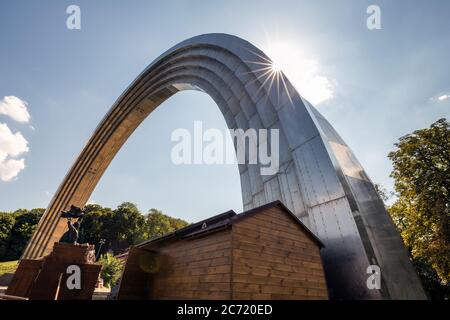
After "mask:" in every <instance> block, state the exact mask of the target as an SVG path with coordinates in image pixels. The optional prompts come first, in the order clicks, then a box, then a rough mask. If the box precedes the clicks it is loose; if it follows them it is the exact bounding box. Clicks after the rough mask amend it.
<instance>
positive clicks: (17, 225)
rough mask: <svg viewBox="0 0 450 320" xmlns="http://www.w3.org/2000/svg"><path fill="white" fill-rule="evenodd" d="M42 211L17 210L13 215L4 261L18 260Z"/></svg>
mask: <svg viewBox="0 0 450 320" xmlns="http://www.w3.org/2000/svg"><path fill="white" fill-rule="evenodd" d="M44 211H45V209H32V210H25V209H19V210H17V211H15V212H14V213H13V215H15V217H16V218H15V221H14V225H13V227H12V229H11V232H10V235H9V238H8V244H7V249H6V250H7V252H6V255H5V258H6V259H8V260H17V259H19V258H20V256H21V255H22V252H23V250H24V249H25V247H26V245H27V243H28V241H29V240H30V238H31V236H32V235H33V232H34V230H35V229H36V226H37V224H38V222H39V219H40V218H41V216H42V214H43V213H44Z"/></svg>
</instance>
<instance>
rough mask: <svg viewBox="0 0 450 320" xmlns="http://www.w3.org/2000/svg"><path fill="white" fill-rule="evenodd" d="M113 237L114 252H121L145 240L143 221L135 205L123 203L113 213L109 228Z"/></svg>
mask: <svg viewBox="0 0 450 320" xmlns="http://www.w3.org/2000/svg"><path fill="white" fill-rule="evenodd" d="M108 229H109V230H110V232H111V233H112V234H111V236H114V240H113V241H112V249H113V250H114V252H118V251H123V250H125V249H127V248H128V247H129V246H130V245H132V244H136V243H139V242H142V241H143V240H144V239H145V235H144V232H145V219H144V216H143V215H142V214H141V212H140V211H139V209H138V208H137V207H136V205H135V204H133V203H131V202H124V203H122V204H120V205H119V206H118V207H117V209H115V210H114V211H113V215H112V221H109V228H108Z"/></svg>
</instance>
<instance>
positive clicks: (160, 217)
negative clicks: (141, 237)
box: [145, 209, 188, 239]
mask: <svg viewBox="0 0 450 320" xmlns="http://www.w3.org/2000/svg"><path fill="white" fill-rule="evenodd" d="M145 220H146V224H145V235H146V238H147V239H152V238H155V237H159V236H162V235H164V234H167V233H170V232H173V231H175V230H177V229H180V228H183V227H185V226H187V225H188V223H187V222H186V221H184V220H181V219H176V218H172V217H170V216H168V215H165V214H163V213H162V212H161V211H160V210H157V209H150V210H149V212H148V214H147V215H146V216H145Z"/></svg>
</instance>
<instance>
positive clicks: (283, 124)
mask: <svg viewBox="0 0 450 320" xmlns="http://www.w3.org/2000/svg"><path fill="white" fill-rule="evenodd" d="M268 64H270V59H269V58H268V57H267V56H266V55H265V54H264V53H263V52H262V51H261V50H259V49H258V48H256V47H255V46H253V45H252V44H250V43H249V42H247V41H245V40H243V39H240V38H238V37H235V36H231V35H226V34H206V35H200V36H196V37H193V38H190V39H187V40H185V41H183V42H181V43H179V44H178V45H176V46H174V47H173V48H171V49H169V50H168V51H166V52H165V53H163V54H162V55H161V56H160V57H158V58H157V59H156V60H155V61H154V62H152V63H151V64H150V65H149V66H148V67H147V68H146V69H145V70H144V71H143V72H142V73H141V74H140V75H139V76H138V77H137V78H136V79H135V80H134V81H133V83H132V84H131V85H130V86H129V87H128V88H127V89H126V90H125V91H124V93H123V94H122V95H121V96H120V97H119V98H118V99H117V101H116V102H115V103H114V105H113V106H112V107H111V109H110V110H109V112H108V113H107V114H106V116H105V117H104V119H103V120H102V121H101V123H100V124H99V125H98V127H97V128H96V129H95V132H94V133H93V135H92V136H91V138H90V139H89V141H88V142H87V144H86V145H85V147H84V149H83V150H82V152H81V153H80V155H79V156H78V158H77V159H76V161H75V163H74V164H73V166H72V168H71V169H70V170H69V172H68V173H67V175H66V176H65V178H64V180H63V181H62V183H61V185H60V186H59V188H58V190H57V192H56V193H55V195H54V197H53V198H52V200H51V202H50V204H49V205H48V207H47V210H46V211H45V213H44V215H43V217H42V219H41V221H40V222H39V224H38V227H37V229H36V231H35V233H34V234H33V236H32V238H31V240H30V242H29V244H28V246H27V248H26V250H25V252H24V254H23V256H22V259H36V258H39V257H42V256H45V255H47V254H48V253H49V252H50V251H51V250H52V247H53V244H54V242H57V241H58V240H59V238H60V236H61V235H62V233H63V232H64V231H65V228H66V224H65V222H64V221H63V220H62V219H60V218H59V213H60V212H61V211H62V210H66V209H68V208H69V207H70V206H71V205H76V206H84V205H85V203H86V202H87V201H88V199H89V197H90V195H91V193H92V192H93V190H94V188H95V186H96V185H97V183H98V181H99V180H100V178H101V176H102V175H103V173H104V172H105V170H106V169H107V168H108V165H109V164H110V162H111V161H112V159H113V158H114V156H115V155H116V153H117V152H118V151H119V150H120V148H121V147H122V145H123V144H124V143H125V142H126V141H127V139H128V137H129V136H130V135H131V134H132V133H133V131H134V130H135V129H136V128H137V127H138V126H139V125H140V123H141V122H142V121H143V120H144V119H145V118H146V117H147V116H148V115H149V114H150V113H151V112H152V111H153V110H154V109H155V108H157V107H158V106H159V105H160V104H161V103H163V102H164V101H165V100H166V99H167V98H169V97H170V96H172V95H173V94H175V93H177V92H179V91H181V90H192V89H194V90H201V91H204V92H205V93H207V94H209V95H210V96H211V97H212V99H213V100H214V101H215V102H216V104H217V105H218V107H219V108H220V110H221V112H222V114H223V116H224V118H225V121H226V123H227V125H228V127H229V128H230V129H237V128H241V129H244V130H245V129H248V128H254V129H264V128H266V129H279V130H280V131H279V132H280V141H279V147H280V170H279V172H278V173H277V174H274V175H272V176H262V175H261V174H260V171H259V169H260V168H259V166H258V165H239V173H240V177H241V188H242V197H243V202H244V209H250V208H253V207H257V206H259V205H262V204H264V203H267V202H270V201H273V200H281V201H282V202H283V203H284V204H285V205H286V206H287V207H288V208H290V209H291V210H292V212H294V213H295V214H296V215H297V216H298V217H299V218H300V219H301V220H302V221H303V222H304V223H305V224H306V225H307V226H308V227H309V228H310V229H311V230H312V231H313V232H315V233H316V234H317V235H318V236H319V237H320V238H321V239H322V241H323V242H324V243H325V245H326V248H325V249H323V260H324V268H325V271H326V275H327V283H328V287H329V289H330V294H331V297H333V298H344V299H345V298H348V299H358V298H359V299H380V298H394V299H404V298H419V299H420V298H425V297H426V296H425V293H424V291H423V289H422V286H421V284H420V281H419V279H418V277H417V275H416V273H415V271H414V269H413V267H412V265H411V263H410V261H409V257H408V254H407V252H406V250H405V248H404V247H403V244H402V241H401V239H400V236H399V234H398V233H397V231H396V230H395V227H394V225H393V223H392V221H391V220H390V217H389V216H388V214H387V212H386V210H385V208H384V205H383V203H382V202H381V200H380V199H379V197H378V195H377V193H376V191H375V189H374V186H373V184H372V183H371V181H370V179H369V178H368V177H367V175H366V174H365V172H364V170H363V168H362V167H361V165H360V164H359V163H358V161H357V160H356V158H355V157H354V155H353V153H352V152H351V150H350V149H349V148H348V146H347V145H346V144H345V142H344V141H343V140H342V139H341V138H340V137H339V135H338V134H337V133H336V131H335V130H334V129H333V127H332V126H331V125H330V124H329V123H328V121H327V120H326V119H325V118H324V117H323V116H322V115H321V114H320V113H319V112H318V111H317V110H316V109H315V108H314V107H313V106H312V105H311V104H310V103H309V102H308V101H306V100H305V99H303V98H302V97H301V96H300V95H299V94H298V93H297V91H296V90H295V88H294V87H293V86H292V85H291V84H290V83H289V81H288V80H287V79H286V78H284V77H283V79H282V80H281V81H282V85H281V81H280V78H276V82H277V84H275V85H274V83H273V80H272V79H268V78H267V77H268V75H267V74H266V73H265V72H266V70H264V69H263V68H262V66H265V67H267V66H268ZM374 264H376V265H378V266H380V268H381V276H382V277H381V279H382V287H381V290H371V289H369V288H368V287H367V284H366V280H367V278H368V277H369V274H367V267H368V266H369V265H374Z"/></svg>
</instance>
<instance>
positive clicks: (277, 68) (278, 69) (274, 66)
mask: <svg viewBox="0 0 450 320" xmlns="http://www.w3.org/2000/svg"><path fill="white" fill-rule="evenodd" d="M270 67H271V68H272V71H273V72H281V71H282V68H281V65H280V64H278V63H276V62H275V61H272V64H271V65H270Z"/></svg>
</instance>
